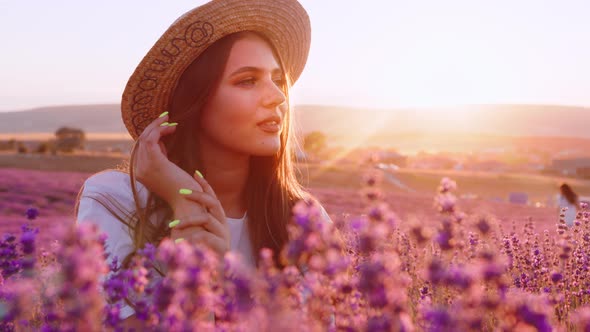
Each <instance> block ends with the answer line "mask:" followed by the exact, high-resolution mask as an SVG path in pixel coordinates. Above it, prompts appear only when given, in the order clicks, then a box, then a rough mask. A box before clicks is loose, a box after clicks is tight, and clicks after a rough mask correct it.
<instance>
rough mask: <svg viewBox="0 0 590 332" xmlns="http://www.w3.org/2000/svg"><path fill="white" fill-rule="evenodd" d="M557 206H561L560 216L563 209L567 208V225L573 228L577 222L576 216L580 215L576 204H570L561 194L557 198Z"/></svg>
mask: <svg viewBox="0 0 590 332" xmlns="http://www.w3.org/2000/svg"><path fill="white" fill-rule="evenodd" d="M557 206H559V214H561V209H562V208H564V207H566V208H567V210H566V211H565V224H566V225H568V226H569V227H572V226H573V225H574V220H576V215H577V214H578V211H577V206H576V204H572V203H570V202H569V201H568V200H567V198H565V196H563V195H561V194H559V195H558V197H557Z"/></svg>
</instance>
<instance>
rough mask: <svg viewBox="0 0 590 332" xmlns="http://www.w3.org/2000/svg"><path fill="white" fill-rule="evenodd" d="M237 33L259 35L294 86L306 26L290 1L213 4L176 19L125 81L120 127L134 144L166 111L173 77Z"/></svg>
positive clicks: (306, 42) (306, 41)
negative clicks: (126, 131)
mask: <svg viewBox="0 0 590 332" xmlns="http://www.w3.org/2000/svg"><path fill="white" fill-rule="evenodd" d="M240 31H255V32H258V33H261V34H262V35H264V36H265V37H266V38H268V40H269V41H270V42H271V43H272V44H273V46H274V47H275V48H276V50H277V52H278V53H279V56H280V57H281V60H282V62H283V64H284V66H285V69H286V71H287V72H288V73H289V75H290V77H291V81H292V82H293V83H294V82H295V81H296V80H297V79H298V78H299V76H300V75H301V72H302V71H303V68H304V67H305V63H306V61H307V55H308V53H309V46H310V43H311V27H310V22H309V17H308V16H307V13H306V12H305V9H303V7H302V6H301V5H300V4H299V3H298V2H297V1H296V0H213V1H211V2H208V3H206V4H204V5H202V6H200V7H197V8H195V9H192V10H191V11H189V12H187V13H185V14H184V15H183V16H181V17H180V18H179V19H177V20H176V21H175V22H174V23H173V24H172V25H171V26H170V27H169V28H168V29H167V30H166V31H165V32H164V34H163V35H162V36H161V37H160V39H158V41H157V42H156V43H155V44H154V46H153V47H152V48H151V49H150V50H149V52H148V53H147V54H146V56H145V57H144V58H143V60H142V61H141V62H140V64H139V65H138V66H137V68H136V69H135V71H134V73H133V74H132V75H131V77H130V78H129V81H128V82H127V86H126V87H125V91H124V92H123V97H122V100H121V113H122V117H123V122H124V123H125V127H127V130H128V131H129V133H130V134H131V136H132V137H133V139H134V140H136V139H137V138H138V137H139V135H140V134H141V132H142V131H143V129H144V128H145V127H147V125H148V124H149V123H150V122H152V121H153V120H154V119H156V118H157V117H158V115H160V114H161V113H162V112H164V111H167V110H168V106H169V104H170V99H171V97H172V93H173V91H174V88H175V87H176V84H177V82H178V79H179V78H180V76H181V74H182V73H183V72H184V70H185V69H186V68H187V67H188V66H189V65H190V64H191V63H192V62H193V60H194V59H195V58H197V57H198V56H199V55H200V54H201V53H202V52H203V51H204V50H205V49H206V48H207V47H209V45H211V44H212V43H214V42H215V41H217V40H219V39H220V38H222V37H224V36H226V35H228V34H232V33H235V32H240Z"/></svg>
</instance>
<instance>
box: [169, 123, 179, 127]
mask: <svg viewBox="0 0 590 332" xmlns="http://www.w3.org/2000/svg"><path fill="white" fill-rule="evenodd" d="M176 125H178V123H177V122H172V123H169V124H168V127H174V126H176Z"/></svg>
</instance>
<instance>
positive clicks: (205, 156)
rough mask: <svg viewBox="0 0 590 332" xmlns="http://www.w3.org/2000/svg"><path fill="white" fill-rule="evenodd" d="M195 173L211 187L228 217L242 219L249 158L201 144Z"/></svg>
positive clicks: (245, 155) (244, 209) (244, 210)
mask: <svg viewBox="0 0 590 332" xmlns="http://www.w3.org/2000/svg"><path fill="white" fill-rule="evenodd" d="M200 155H201V163H202V166H201V167H202V168H203V169H200V170H199V171H201V173H203V175H204V176H205V180H207V183H209V185H210V186H211V188H213V191H215V194H216V195H217V198H218V199H219V201H220V202H221V206H222V207H223V210H224V212H225V216H226V217H228V218H242V217H243V216H244V213H245V212H246V209H247V207H246V199H245V198H246V195H245V190H246V182H247V180H248V173H249V166H250V156H249V155H247V154H242V153H238V152H236V151H231V150H228V149H222V148H214V147H213V146H212V145H211V144H201V149H200Z"/></svg>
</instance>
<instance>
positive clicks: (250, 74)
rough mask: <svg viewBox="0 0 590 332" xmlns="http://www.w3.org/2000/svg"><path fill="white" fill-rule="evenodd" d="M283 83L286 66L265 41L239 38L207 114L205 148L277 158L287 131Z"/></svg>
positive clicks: (203, 123) (203, 121) (202, 133)
mask: <svg viewBox="0 0 590 332" xmlns="http://www.w3.org/2000/svg"><path fill="white" fill-rule="evenodd" d="M282 84H283V74H282V71H281V68H280V66H279V64H278V62H277V60H276V59H275V57H274V55H273V52H272V49H271V48H270V46H269V45H268V44H267V43H266V42H265V41H264V40H263V39H261V38H260V37H257V36H256V35H253V34H248V35H245V37H244V38H241V39H239V40H237V41H236V42H235V43H234V45H233V46H232V49H231V51H230V54H229V57H228V60H227V63H226V65H225V69H224V72H223V74H222V76H221V80H220V83H219V85H218V87H217V89H216V90H215V92H214V93H213V95H212V96H211V97H210V99H209V101H208V103H207V105H206V106H205V107H204V108H203V110H202V113H201V129H200V139H201V142H202V144H211V145H213V146H214V147H217V148H222V149H227V150H232V151H234V152H237V153H242V154H247V155H256V156H270V155H274V154H276V153H277V152H278V151H279V149H280V148H281V141H280V134H281V131H282V130H284V127H285V123H284V118H285V111H286V98H285V94H284V93H283V91H282V90H281V88H280V86H282Z"/></svg>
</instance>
